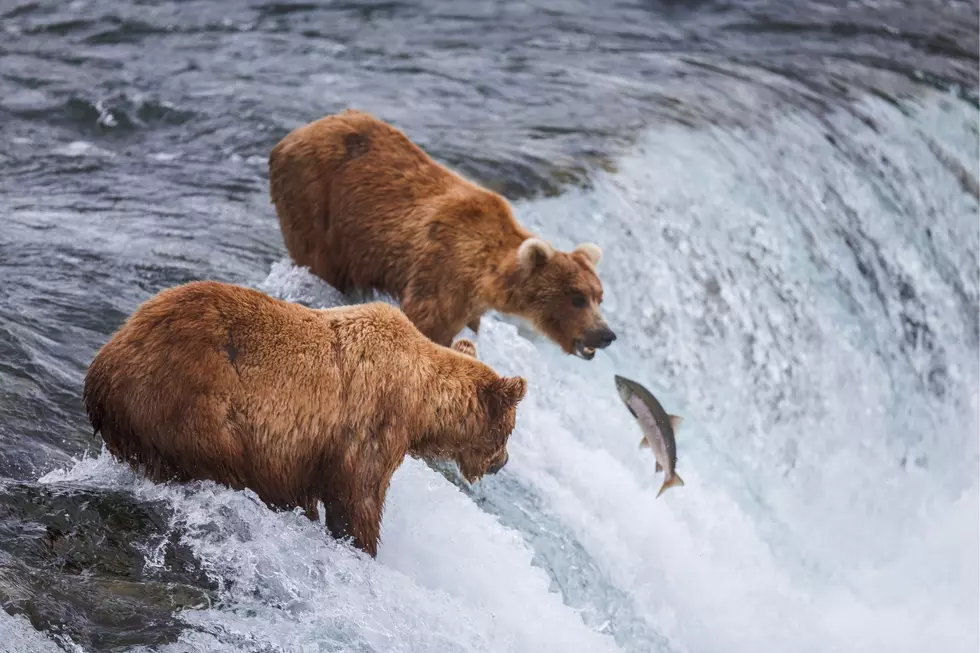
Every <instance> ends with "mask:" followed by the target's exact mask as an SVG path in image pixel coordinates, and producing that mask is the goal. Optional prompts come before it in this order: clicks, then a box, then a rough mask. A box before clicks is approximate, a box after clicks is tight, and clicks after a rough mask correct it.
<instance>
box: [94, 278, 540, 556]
mask: <svg viewBox="0 0 980 653" xmlns="http://www.w3.org/2000/svg"><path fill="white" fill-rule="evenodd" d="M475 353H476V351H475V347H474V345H473V344H472V343H471V342H469V341H460V342H459V343H457V345H456V348H455V349H450V348H447V347H442V346H439V345H436V344H435V343H433V342H432V341H430V340H428V339H427V338H425V337H424V336H423V335H422V334H421V333H420V332H419V331H418V329H416V328H415V327H414V326H413V325H412V323H411V322H410V321H409V320H408V319H407V318H406V317H405V316H404V315H403V314H402V313H401V312H400V311H399V310H398V309H397V308H394V307H392V306H390V305H388V304H384V303H373V304H365V305H359V306H350V307H339V308H331V309H324V310H314V309H310V308H306V307H304V306H301V305H298V304H292V303H288V302H284V301H280V300H278V299H274V298H272V297H270V296H268V295H265V294H263V293H261V292H258V291H255V290H251V289H248V288H243V287H239V286H233V285H228V284H223V283H217V282H211V281H204V282H193V283H189V284H187V285H183V286H178V287H175V288H171V289H168V290H164V291H163V292H161V293H159V294H158V295H156V296H155V297H153V298H151V299H149V300H148V301H147V302H146V303H144V304H143V305H142V306H140V307H139V309H137V311H136V312H135V313H134V314H133V315H132V316H131V317H130V318H129V319H128V320H127V321H126V323H125V324H124V325H123V326H122V327H121V328H120V329H119V331H117V332H116V333H115V334H114V335H113V336H112V338H111V339H110V340H109V342H108V343H107V344H106V345H105V346H104V347H103V348H102V350H101V351H99V353H98V354H97V355H96V357H95V359H94V360H93V362H92V364H91V366H90V367H89V370H88V373H87V375H86V377H85V390H84V401H85V408H86V411H87V413H88V415H89V419H90V420H91V422H92V425H93V427H94V428H95V431H96V433H101V435H102V438H103V440H104V441H105V443H106V445H107V446H108V448H109V451H110V452H111V453H112V454H113V455H114V456H116V457H118V458H119V459H121V460H124V461H128V462H129V463H130V464H131V465H132V466H133V467H134V468H137V469H141V470H143V471H144V472H145V473H146V474H147V475H148V476H149V477H150V478H152V479H154V480H156V481H166V480H171V479H173V480H178V481H190V480H193V479H202V480H203V479H207V480H212V481H216V482H218V483H222V484H224V485H227V486H229V487H232V488H235V489H241V488H246V487H247V488H250V489H252V490H253V491H255V492H256V493H257V494H258V495H259V496H260V497H261V498H262V499H263V500H264V501H265V502H266V503H267V504H269V505H270V506H272V507H274V508H278V509H292V508H293V507H295V506H300V507H302V508H303V509H304V510H305V511H306V514H307V515H309V516H310V517H311V518H312V519H318V514H317V502H318V501H323V503H324V505H325V507H326V511H325V512H326V514H325V518H326V524H327V526H328V528H329V529H330V531H331V533H332V534H333V535H334V536H336V537H345V536H351V537H352V538H353V542H354V544H355V545H356V546H358V547H360V548H361V549H363V550H365V551H367V552H368V553H369V554H371V555H372V556H374V555H376V553H377V545H378V537H379V534H380V528H381V515H382V510H383V507H384V500H385V493H386V491H387V489H388V484H389V482H390V479H391V476H392V474H393V473H394V472H395V469H397V467H398V466H399V465H400V464H401V462H402V460H403V459H404V456H405V454H406V453H410V454H412V455H416V456H420V457H427V458H444V459H451V460H454V461H455V462H456V463H457V464H458V465H459V467H460V471H461V472H462V473H463V475H464V476H465V477H466V478H467V479H468V480H469V481H471V482H472V481H474V480H476V479H477V478H479V477H481V476H482V475H483V474H485V473H488V472H491V473H492V472H495V471H497V470H498V469H499V468H500V467H502V466H503V464H504V463H505V462H506V460H507V450H506V446H507V440H508V438H509V437H510V433H511V431H512V430H513V428H514V420H515V417H516V409H517V404H518V403H519V402H520V400H521V399H522V398H523V397H524V393H525V391H526V383H525V381H524V379H523V378H521V377H513V378H506V377H500V376H498V375H497V374H496V373H495V372H494V371H493V370H492V369H491V368H490V367H488V366H487V365H485V364H483V363H481V362H480V361H478V360H476V358H475V357H474V355H475Z"/></svg>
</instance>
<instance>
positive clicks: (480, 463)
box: [411, 365, 527, 483]
mask: <svg viewBox="0 0 980 653" xmlns="http://www.w3.org/2000/svg"><path fill="white" fill-rule="evenodd" d="M481 367H483V366H482V365H481ZM484 370H487V371H489V368H484ZM480 377H481V378H477V379H475V380H474V385H469V384H468V388H469V389H468V390H467V397H466V399H465V400H463V401H462V402H461V404H460V405H457V406H456V407H455V408H448V406H447V407H446V408H448V410H440V409H439V408H437V409H436V416H435V417H436V423H435V424H433V427H432V428H431V430H430V431H429V432H428V433H426V434H425V435H424V436H423V437H422V438H420V439H419V440H417V441H416V442H414V443H413V445H412V447H411V453H412V455H413V456H417V457H422V458H442V459H444V460H452V461H454V462H455V463H456V465H457V466H458V467H459V471H460V472H461V473H462V475H463V476H464V477H465V478H466V480H467V481H468V482H470V483H473V482H475V481H477V480H478V479H479V478H481V477H482V476H484V475H486V474H496V473H497V472H499V471H500V470H501V469H502V468H503V467H504V465H506V464H507V460H508V454H507V440H508V439H509V438H510V434H511V433H512V432H513V430H514V424H515V422H516V421H517V405H518V404H519V403H520V402H521V400H522V399H523V398H524V395H525V393H526V392H527V381H525V380H524V378H523V377H520V376H515V377H501V376H497V375H496V374H494V373H493V372H492V371H490V373H489V374H487V375H483V374H481V375H480ZM473 390H475V392H473ZM435 403H436V404H438V403H440V402H438V401H436V402H435Z"/></svg>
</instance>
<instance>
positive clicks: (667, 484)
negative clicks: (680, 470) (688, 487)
mask: <svg viewBox="0 0 980 653" xmlns="http://www.w3.org/2000/svg"><path fill="white" fill-rule="evenodd" d="M672 487H684V479H682V478H681V477H680V476H678V475H677V474H674V475H673V476H671V477H670V478H668V479H667V480H666V481H664V484H663V486H661V488H660V492H657V498H658V499H659V498H660V495H661V494H663V493H664V492H665V491H667V489H668V488H672Z"/></svg>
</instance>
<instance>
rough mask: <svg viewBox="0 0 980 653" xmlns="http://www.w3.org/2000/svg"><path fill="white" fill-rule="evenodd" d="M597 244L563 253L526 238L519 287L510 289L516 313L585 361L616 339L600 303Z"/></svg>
mask: <svg viewBox="0 0 980 653" xmlns="http://www.w3.org/2000/svg"><path fill="white" fill-rule="evenodd" d="M601 258H602V250H601V249H599V246H598V245H593V244H592V243H583V244H582V245H579V246H578V247H576V248H575V249H574V250H572V251H571V252H561V251H558V250H556V249H554V248H553V247H552V246H551V245H549V244H548V243H546V242H545V241H543V240H541V239H540V238H533V237H532V238H528V239H526V240H525V241H524V242H523V243H521V246H520V248H519V249H518V251H517V263H518V266H517V267H518V270H517V277H518V278H517V284H516V285H515V287H513V288H512V289H511V290H512V292H513V303H514V305H515V308H517V309H518V312H519V313H520V314H521V315H522V316H524V317H525V318H527V319H529V320H530V321H531V322H532V323H533V324H534V326H535V327H537V329H538V330H539V331H541V332H542V333H544V335H546V336H548V337H549V338H551V339H552V340H554V341H555V342H556V343H558V344H559V345H560V346H561V348H562V350H563V351H564V352H565V353H566V354H575V355H576V356H578V357H580V358H584V359H585V360H591V359H592V358H593V357H594V356H595V352H596V349H603V348H605V347H608V346H609V345H610V344H612V342H613V341H614V340H615V339H616V334H615V333H613V331H612V329H610V328H609V325H608V324H606V321H605V319H603V317H602V313H601V312H600V311H599V304H601V303H602V282H601V281H599V275H598V274H597V273H596V266H597V265H598V264H599V261H600V259H601Z"/></svg>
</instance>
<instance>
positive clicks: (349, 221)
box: [269, 110, 616, 360]
mask: <svg viewBox="0 0 980 653" xmlns="http://www.w3.org/2000/svg"><path fill="white" fill-rule="evenodd" d="M269 182H270V195H271V198H272V202H273V204H275V207H276V213H277V214H278V216H279V225H280V228H281V229H282V234H283V239H284V241H285V243H286V249H287V250H288V252H289V255H290V256H291V257H292V259H293V261H295V262H296V264H297V265H301V266H307V267H309V268H310V270H311V271H312V272H313V274H315V275H317V276H319V277H320V278H322V279H324V280H325V281H327V282H328V283H330V284H332V285H334V286H335V287H337V288H338V289H339V290H340V291H341V292H345V293H346V292H348V291H351V290H357V291H371V290H377V291H382V292H384V293H387V294H389V295H392V296H393V297H395V298H396V299H397V300H399V301H400V303H401V306H402V309H403V310H404V311H405V314H406V315H408V317H409V319H411V320H412V322H413V323H414V324H415V325H416V326H417V327H418V328H419V330H421V331H422V333H424V334H425V335H426V336H428V337H429V338H431V339H432V340H434V341H435V342H437V343H439V344H441V345H448V344H449V343H450V342H452V339H453V337H455V336H456V335H457V334H458V333H459V332H460V331H461V330H462V329H463V327H464V326H469V327H470V328H472V329H473V330H474V331H478V330H479V327H480V316H482V315H483V314H484V313H485V312H486V311H487V310H490V309H493V310H497V311H500V312H501V313H507V314H511V315H517V316H520V317H522V318H525V319H527V320H528V321H530V322H531V323H532V324H533V325H534V326H535V327H537V329H538V330H539V331H541V332H542V333H544V334H545V335H546V336H548V337H550V338H551V339H552V340H553V341H555V342H557V343H558V344H559V345H561V347H562V349H563V350H564V351H565V353H568V354H572V353H574V354H577V355H578V356H580V357H582V358H585V359H586V360H588V359H591V358H592V357H593V356H594V355H595V350H596V349H599V348H603V347H607V346H608V345H609V344H611V343H612V342H613V340H615V339H616V335H615V334H614V333H613V332H612V330H611V329H610V328H609V326H608V325H607V324H606V322H605V320H604V319H603V317H602V314H601V313H600V312H599V304H600V303H601V302H602V283H601V282H600V281H599V277H598V275H597V273H596V265H597V264H598V263H599V260H600V258H601V256H602V252H601V251H600V249H599V247H598V246H596V245H594V244H591V243H586V244H583V245H579V246H578V247H576V248H575V249H574V250H573V251H571V252H561V251H557V250H555V249H554V248H553V247H551V245H549V244H548V243H546V242H545V241H543V240H541V239H540V238H536V237H534V235H532V234H531V233H530V232H529V231H527V230H526V229H524V228H523V227H522V226H521V225H520V224H518V222H517V221H516V220H515V219H514V216H513V214H512V213H511V208H510V205H509V204H508V203H507V201H506V200H505V199H504V198H503V197H501V196H500V195H498V194H497V193H494V192H492V191H489V190H487V189H485V188H482V187H480V186H478V185H476V184H474V183H472V182H470V181H468V180H467V179H464V178H463V177H462V176H460V175H458V174H456V173H454V172H452V171H451V170H449V169H448V168H446V167H444V166H442V165H440V164H439V163H437V162H436V161H434V160H433V159H432V158H431V157H429V155H427V154H426V153H425V152H424V151H422V149H421V148H419V147H418V146H417V145H415V144H414V143H412V142H411V141H410V140H409V139H408V138H407V137H406V136H405V134H404V133H402V132H401V131H400V130H398V129H396V128H395V127H393V126H391V125H389V124H387V123H385V122H382V121H381V120H378V119H377V118H374V117H373V116H371V115H369V114H366V113H362V112H360V111H353V110H347V111H345V112H343V113H341V114H337V115H330V116H326V117H324V118H321V119H320V120H317V121H315V122H312V123H310V124H307V125H304V126H302V127H299V128H297V129H295V130H294V131H293V132H291V133H290V134H288V135H287V136H286V137H285V138H283V139H282V140H281V141H280V142H279V143H278V144H277V145H276V146H275V148H273V150H272V153H271V154H270V155H269Z"/></svg>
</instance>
